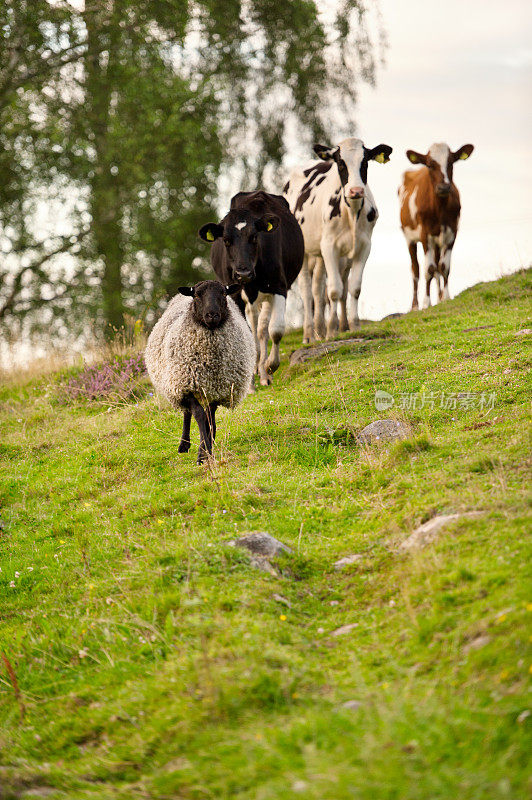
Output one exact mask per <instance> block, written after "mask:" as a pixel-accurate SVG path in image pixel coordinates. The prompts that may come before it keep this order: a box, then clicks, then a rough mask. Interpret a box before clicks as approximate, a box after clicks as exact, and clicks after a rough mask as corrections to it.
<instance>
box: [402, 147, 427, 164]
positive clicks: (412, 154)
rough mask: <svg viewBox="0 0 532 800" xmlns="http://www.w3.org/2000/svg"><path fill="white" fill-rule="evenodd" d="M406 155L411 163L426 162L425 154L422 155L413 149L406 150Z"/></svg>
mask: <svg viewBox="0 0 532 800" xmlns="http://www.w3.org/2000/svg"><path fill="white" fill-rule="evenodd" d="M406 157H407V158H408V160H409V161H410V162H411V163H412V164H426V163H427V156H424V155H423V153H417V152H416V151H415V150H407V151H406Z"/></svg>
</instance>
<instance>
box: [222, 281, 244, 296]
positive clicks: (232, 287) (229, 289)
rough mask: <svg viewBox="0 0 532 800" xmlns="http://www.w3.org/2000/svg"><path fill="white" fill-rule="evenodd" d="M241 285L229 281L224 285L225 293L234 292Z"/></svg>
mask: <svg viewBox="0 0 532 800" xmlns="http://www.w3.org/2000/svg"><path fill="white" fill-rule="evenodd" d="M241 288H242V287H241V286H240V284H239V283H231V284H230V285H229V286H226V287H225V291H226V294H236V293H237V292H239V291H240V289H241Z"/></svg>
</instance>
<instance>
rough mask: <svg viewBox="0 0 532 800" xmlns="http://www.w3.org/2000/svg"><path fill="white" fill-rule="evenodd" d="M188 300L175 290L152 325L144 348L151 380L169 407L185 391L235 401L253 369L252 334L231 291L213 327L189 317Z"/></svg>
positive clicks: (204, 401)
mask: <svg viewBox="0 0 532 800" xmlns="http://www.w3.org/2000/svg"><path fill="white" fill-rule="evenodd" d="M192 302H193V301H192V298H191V297H185V296H184V295H180V294H178V295H176V297H174V298H173V299H172V300H171V301H170V303H169V305H168V308H167V309H166V311H165V312H164V314H163V315H162V317H161V319H160V320H159V321H158V322H157V324H156V325H155V327H154V328H153V330H152V332H151V334H150V337H149V339H148V344H147V346H146V353H145V360H146V368H147V370H148V374H149V376H150V379H151V382H152V383H153V385H154V386H155V388H156V389H157V391H158V392H159V393H160V394H162V395H163V397H165V398H166V399H167V400H168V401H169V402H170V403H171V404H172V405H173V406H174V407H176V406H179V405H180V404H181V402H182V400H183V398H184V397H185V395H187V394H193V395H194V396H195V397H196V399H197V400H198V402H199V403H201V404H202V405H206V404H207V403H218V404H219V405H222V406H228V407H231V406H235V405H236V404H237V403H240V402H241V401H242V400H243V399H244V397H245V396H246V394H247V393H248V391H249V387H250V384H251V379H252V377H253V374H254V372H255V364H256V361H257V351H256V348H255V342H254V339H253V334H252V333H251V331H250V329H249V326H248V324H247V322H246V320H245V318H244V316H243V315H242V314H241V312H240V310H239V309H238V306H237V305H236V303H235V302H234V301H233V300H232V299H231V298H230V297H228V298H227V305H228V307H229V317H228V319H227V320H226V322H225V323H224V324H223V325H222V326H221V327H220V328H215V329H214V330H212V331H211V330H208V329H207V328H204V327H203V326H202V325H199V324H198V323H197V322H196V321H195V320H194V318H193V316H192Z"/></svg>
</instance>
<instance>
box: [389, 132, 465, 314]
mask: <svg viewBox="0 0 532 800" xmlns="http://www.w3.org/2000/svg"><path fill="white" fill-rule="evenodd" d="M472 152H473V145H472V144H464V145H462V147H460V148H459V149H458V150H456V151H455V152H454V153H453V152H452V151H451V150H450V149H449V146H448V145H446V144H444V143H443V142H440V143H437V144H433V145H431V147H430V148H429V151H428V153H427V154H426V155H423V154H422V153H417V152H416V151H415V150H407V151H406V155H407V158H408V160H409V161H410V162H411V163H412V164H422V165H423V166H422V168H421V169H419V170H411V171H409V172H405V173H404V175H403V183H402V184H401V186H400V187H399V203H400V206H401V227H402V229H403V233H404V235H405V239H406V242H407V245H408V251H409V253H410V258H411V260H412V274H413V277H414V299H413V301H412V308H413V309H414V308H417V307H418V300H417V286H418V280H419V263H418V260H417V246H418V244H419V243H420V242H421V244H422V246H423V250H424V252H425V299H424V302H423V308H428V306H430V284H431V281H432V279H433V278H435V279H436V284H437V286H438V295H439V299H440V300H445V299H447V298H448V297H449V289H448V286H447V284H448V281H449V270H450V267H451V253H452V249H453V246H454V242H455V239H456V233H457V231H458V221H459V219H460V195H459V193H458V189H457V188H456V186H455V185H454V183H453V164H454V162H455V161H459V160H464V159H466V158H469V156H470V155H471V153H472Z"/></svg>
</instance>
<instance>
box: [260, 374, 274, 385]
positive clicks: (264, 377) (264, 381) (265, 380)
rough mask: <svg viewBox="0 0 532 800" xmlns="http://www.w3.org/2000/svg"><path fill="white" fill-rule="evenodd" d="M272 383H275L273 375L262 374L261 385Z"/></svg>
mask: <svg viewBox="0 0 532 800" xmlns="http://www.w3.org/2000/svg"><path fill="white" fill-rule="evenodd" d="M272 383H273V380H272V379H271V377H270V376H269V375H266V374H265V375H261V376H260V385H261V386H271V385H272Z"/></svg>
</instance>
